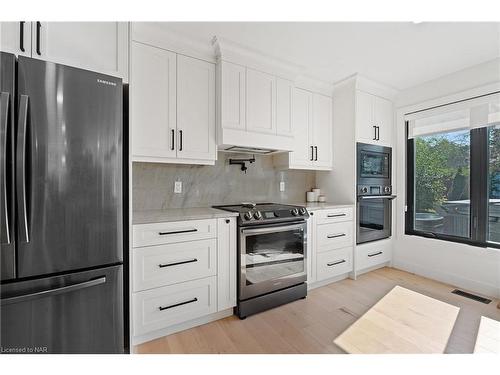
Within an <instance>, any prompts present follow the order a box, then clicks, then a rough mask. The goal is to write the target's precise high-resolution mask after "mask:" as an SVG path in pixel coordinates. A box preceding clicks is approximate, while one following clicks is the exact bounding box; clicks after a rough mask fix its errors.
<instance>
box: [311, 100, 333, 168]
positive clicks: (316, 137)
mask: <svg viewBox="0 0 500 375" xmlns="http://www.w3.org/2000/svg"><path fill="white" fill-rule="evenodd" d="M332 106H333V103H332V98H330V97H328V96H325V95H321V94H313V111H312V118H313V121H312V128H313V130H312V132H313V141H312V145H313V147H314V160H313V165H314V166H315V168H331V167H332V141H333V140H332Z"/></svg>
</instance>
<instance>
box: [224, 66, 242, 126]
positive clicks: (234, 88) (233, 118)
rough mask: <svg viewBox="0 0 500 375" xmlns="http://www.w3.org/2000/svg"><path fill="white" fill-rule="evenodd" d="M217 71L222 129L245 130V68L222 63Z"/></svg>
mask: <svg viewBox="0 0 500 375" xmlns="http://www.w3.org/2000/svg"><path fill="white" fill-rule="evenodd" d="M218 69H219V77H220V82H219V83H220V90H219V91H220V93H219V94H220V107H221V119H220V121H221V125H222V128H227V129H240V130H245V129H246V123H245V93H246V88H245V81H246V72H245V67H244V66H241V65H237V64H232V63H230V62H225V61H222V62H220V63H219V65H218Z"/></svg>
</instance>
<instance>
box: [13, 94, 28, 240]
mask: <svg viewBox="0 0 500 375" xmlns="http://www.w3.org/2000/svg"><path fill="white" fill-rule="evenodd" d="M27 123H28V96H27V95H21V99H20V102H19V122H18V125H17V128H18V129H17V150H16V164H17V165H16V185H17V191H16V192H17V208H18V210H19V221H20V223H19V235H20V240H21V241H22V242H26V243H27V242H30V239H29V229H28V212H27V206H26V133H27V128H26V127H27Z"/></svg>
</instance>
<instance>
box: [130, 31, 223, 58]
mask: <svg viewBox="0 0 500 375" xmlns="http://www.w3.org/2000/svg"><path fill="white" fill-rule="evenodd" d="M130 24H131V28H130V29H131V33H130V38H131V40H132V41H135V42H140V43H144V44H148V45H151V46H155V47H159V48H163V49H166V50H169V51H172V52H175V53H179V54H181V55H186V56H190V57H195V58H198V59H201V60H205V61H208V62H211V63H215V62H216V56H215V54H214V50H213V47H212V46H211V44H210V42H207V43H204V42H203V41H201V40H199V39H194V38H190V37H188V36H186V35H184V34H180V33H177V32H174V31H172V30H169V29H168V28H166V27H165V26H164V23H162V22H131V23H130Z"/></svg>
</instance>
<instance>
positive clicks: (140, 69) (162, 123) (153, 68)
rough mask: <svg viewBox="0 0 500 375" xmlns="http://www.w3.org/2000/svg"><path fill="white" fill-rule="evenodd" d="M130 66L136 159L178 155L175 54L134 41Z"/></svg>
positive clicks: (132, 123)
mask: <svg viewBox="0 0 500 375" xmlns="http://www.w3.org/2000/svg"><path fill="white" fill-rule="evenodd" d="M130 68H131V69H130V120H131V125H132V155H133V158H134V160H138V161H147V160H150V159H149V158H175V157H176V155H177V154H176V149H177V147H176V145H177V142H176V55H175V53H172V52H169V51H165V50H163V49H160V48H155V47H151V46H147V45H145V44H141V43H136V42H132V44H131V60H130Z"/></svg>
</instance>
